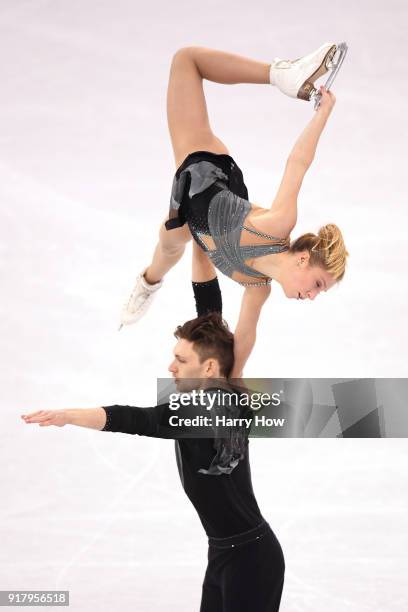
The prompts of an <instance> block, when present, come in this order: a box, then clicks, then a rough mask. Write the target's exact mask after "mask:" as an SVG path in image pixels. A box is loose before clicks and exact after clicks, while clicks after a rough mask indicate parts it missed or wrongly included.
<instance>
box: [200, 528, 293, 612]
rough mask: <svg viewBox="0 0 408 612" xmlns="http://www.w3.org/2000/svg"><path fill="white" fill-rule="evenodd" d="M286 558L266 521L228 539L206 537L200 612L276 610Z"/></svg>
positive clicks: (265, 611) (260, 611)
mask: <svg viewBox="0 0 408 612" xmlns="http://www.w3.org/2000/svg"><path fill="white" fill-rule="evenodd" d="M284 574H285V560H284V556H283V552H282V548H281V546H280V544H279V541H278V539H277V538H276V536H275V534H274V533H273V531H272V529H271V528H270V526H269V524H268V523H267V522H265V523H263V524H261V525H260V526H258V527H255V528H254V529H252V530H250V531H247V532H245V533H243V534H238V535H235V536H232V537H230V538H218V539H217V538H209V546H208V566H207V570H206V573H205V577H204V582H203V587H202V599H201V607H200V612H277V611H278V610H279V605H280V601H281V597H282V590H283V582H284Z"/></svg>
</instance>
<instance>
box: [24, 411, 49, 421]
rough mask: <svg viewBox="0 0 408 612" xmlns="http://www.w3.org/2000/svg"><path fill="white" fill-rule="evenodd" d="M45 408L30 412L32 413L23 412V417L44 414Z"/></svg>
mask: <svg viewBox="0 0 408 612" xmlns="http://www.w3.org/2000/svg"><path fill="white" fill-rule="evenodd" d="M44 412H45V410H37V411H36V412H30V414H22V415H21V417H22V418H23V419H26V418H30V417H33V416H37V415H39V414H44Z"/></svg>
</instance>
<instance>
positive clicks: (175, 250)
mask: <svg viewBox="0 0 408 612" xmlns="http://www.w3.org/2000/svg"><path fill="white" fill-rule="evenodd" d="M269 68H270V64H267V63H263V62H258V61H256V60H253V59H249V58H245V57H242V56H239V55H234V54H232V53H226V52H223V51H217V50H214V49H208V48H205V47H185V48H182V49H180V50H179V51H177V53H175V55H174V57H173V60H172V63H171V68H170V77H169V83H168V90H167V119H168V125H169V131H170V137H171V142H172V146H173V151H174V157H175V162H176V167H178V166H179V165H180V164H181V163H182V162H183V161H184V159H185V158H186V157H187V155H188V154H189V153H191V152H193V151H197V150H205V151H210V152H213V153H226V154H228V153H229V151H228V149H227V147H226V146H225V144H224V143H223V142H222V141H221V140H220V139H219V138H218V137H217V136H215V134H214V133H213V132H212V130H211V127H210V122H209V119H208V113H207V105H206V101H205V96H204V90H203V79H208V80H210V81H215V82H217V83H225V84H233V83H262V84H263V83H268V82H269V76H268V75H269ZM166 220H167V219H166ZM166 220H165V221H166ZM190 239H191V234H190V231H189V229H188V227H187V226H183V227H179V228H175V229H172V230H171V231H167V230H166V228H165V225H164V223H163V225H162V226H161V228H160V233H159V242H158V243H157V245H156V248H155V251H154V254H153V258H152V261H151V263H150V265H149V266H148V267H147V268H146V269H145V271H144V272H143V273H141V274H139V276H138V277H137V281H136V285H135V287H134V289H133V291H132V293H131V296H130V298H129V300H128V302H127V304H125V306H124V308H123V310H122V317H121V321H122V325H126V324H130V323H134V322H136V321H137V320H138V319H139V318H140V317H141V316H143V314H144V313H145V312H146V310H147V308H148V307H149V305H150V303H151V301H152V299H153V296H154V294H155V293H156V291H157V289H158V288H159V287H160V286H161V282H162V279H163V277H164V275H165V274H166V273H167V272H168V271H169V270H170V269H171V268H172V267H173V266H174V265H175V264H176V263H177V262H178V261H179V259H180V258H181V257H182V255H183V253H184V249H185V246H186V244H187V242H188V241H189V240H190Z"/></svg>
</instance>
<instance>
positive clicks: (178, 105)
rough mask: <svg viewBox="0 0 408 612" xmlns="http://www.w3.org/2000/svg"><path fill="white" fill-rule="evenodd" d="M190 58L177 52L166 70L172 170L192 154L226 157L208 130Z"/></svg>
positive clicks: (197, 77)
mask: <svg viewBox="0 0 408 612" xmlns="http://www.w3.org/2000/svg"><path fill="white" fill-rule="evenodd" d="M193 56H194V53H193V50H192V49H190V48H189V47H185V48H183V49H180V50H179V51H177V53H176V54H175V55H174V57H173V61H172V64H171V68H170V77H169V84H168V89H167V121H168V126H169V131H170V138H171V143H172V146H173V152H174V157H175V161H176V167H178V166H180V164H181V163H182V162H183V160H184V159H185V158H186V157H187V155H188V154H189V153H192V152H193V151H211V152H212V153H227V154H228V153H229V151H228V149H227V147H226V146H225V144H224V143H223V142H222V141H221V140H220V139H219V138H217V136H215V135H214V134H213V132H212V130H211V126H210V122H209V118H208V112H207V104H206V100H205V95H204V89H203V79H202V77H201V75H200V73H199V71H198V68H197V65H196V63H195V61H194V57H193Z"/></svg>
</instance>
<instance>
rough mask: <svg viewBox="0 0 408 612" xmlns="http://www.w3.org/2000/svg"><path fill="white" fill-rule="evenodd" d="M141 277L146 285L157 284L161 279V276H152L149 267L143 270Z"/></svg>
mask: <svg viewBox="0 0 408 612" xmlns="http://www.w3.org/2000/svg"><path fill="white" fill-rule="evenodd" d="M143 278H144V279H145V281H146V283H147V284H148V285H157V283H159V282H160V281H161V278H157V277H156V276H152V275H151V273H150V271H149V269H147V270H145V272H144V274H143Z"/></svg>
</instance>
